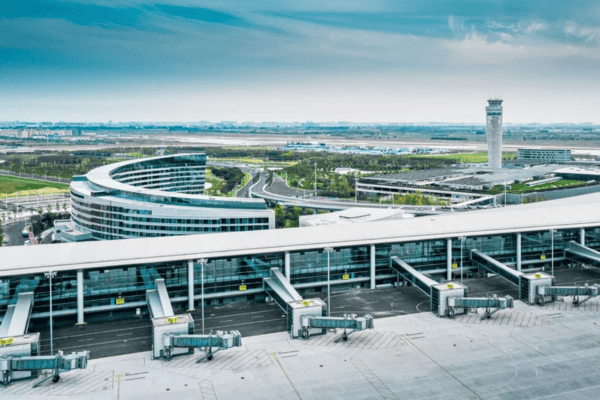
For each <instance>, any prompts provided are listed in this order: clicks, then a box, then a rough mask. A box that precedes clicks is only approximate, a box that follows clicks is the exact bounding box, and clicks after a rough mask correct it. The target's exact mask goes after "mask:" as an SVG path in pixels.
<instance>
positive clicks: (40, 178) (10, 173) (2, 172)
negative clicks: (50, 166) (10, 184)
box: [0, 170, 71, 185]
mask: <svg viewBox="0 0 600 400" xmlns="http://www.w3.org/2000/svg"><path fill="white" fill-rule="evenodd" d="M0 175H8V176H16V177H17V178H26V179H37V180H38V181H46V182H55V183H66V184H67V185H68V184H70V183H71V181H70V180H69V179H62V178H53V177H51V176H40V175H34V174H23V173H17V172H13V171H5V170H0Z"/></svg>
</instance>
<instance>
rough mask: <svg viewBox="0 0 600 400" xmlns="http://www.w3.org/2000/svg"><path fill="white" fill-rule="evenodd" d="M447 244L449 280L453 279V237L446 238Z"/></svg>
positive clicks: (447, 273)
mask: <svg viewBox="0 0 600 400" xmlns="http://www.w3.org/2000/svg"><path fill="white" fill-rule="evenodd" d="M446 242H447V244H448V250H447V256H446V257H447V260H446V268H447V271H446V279H447V280H449V281H450V280H452V239H447V240H446Z"/></svg>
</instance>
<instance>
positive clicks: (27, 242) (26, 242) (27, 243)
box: [23, 240, 31, 246]
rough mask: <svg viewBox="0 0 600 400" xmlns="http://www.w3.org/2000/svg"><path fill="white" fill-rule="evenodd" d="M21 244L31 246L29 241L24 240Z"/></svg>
mask: <svg viewBox="0 0 600 400" xmlns="http://www.w3.org/2000/svg"><path fill="white" fill-rule="evenodd" d="M23 246H31V241H30V240H26V241H25V243H23Z"/></svg>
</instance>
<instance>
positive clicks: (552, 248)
mask: <svg viewBox="0 0 600 400" xmlns="http://www.w3.org/2000/svg"><path fill="white" fill-rule="evenodd" d="M555 233H556V229H550V236H551V237H552V247H551V249H550V251H551V252H552V255H551V257H552V258H551V261H550V263H551V265H552V276H554V234H555Z"/></svg>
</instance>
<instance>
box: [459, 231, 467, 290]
mask: <svg viewBox="0 0 600 400" xmlns="http://www.w3.org/2000/svg"><path fill="white" fill-rule="evenodd" d="M458 239H459V240H460V283H463V246H464V244H465V240H466V239H467V238H466V237H464V236H459V237H458Z"/></svg>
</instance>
